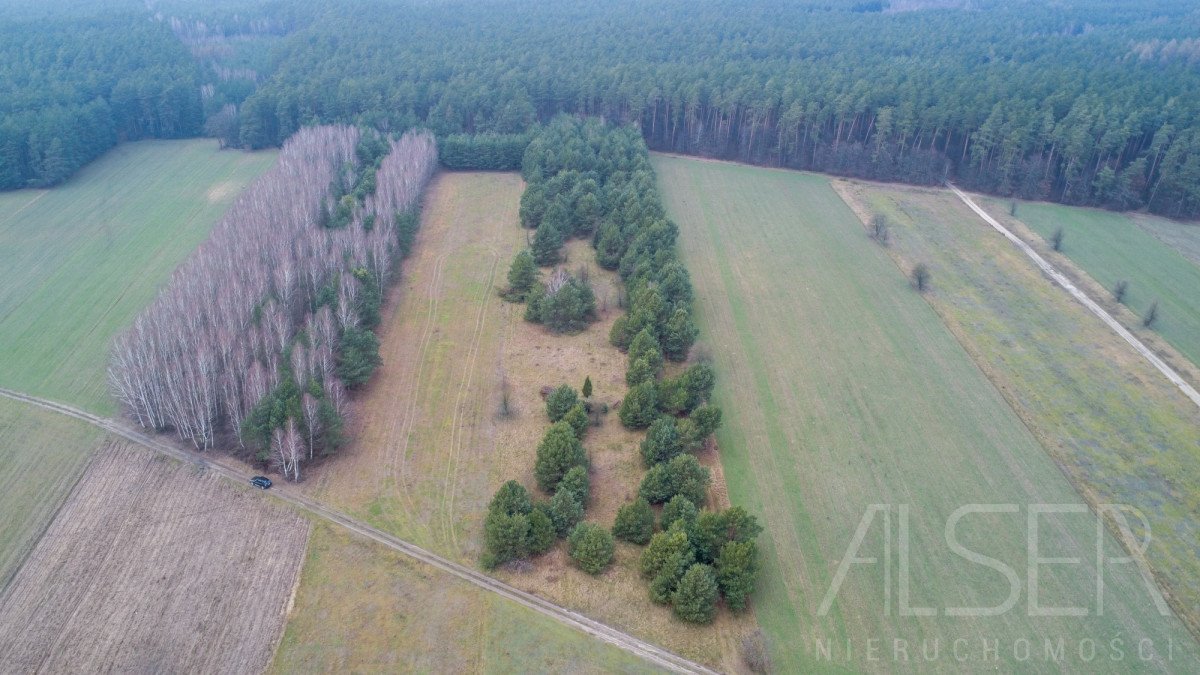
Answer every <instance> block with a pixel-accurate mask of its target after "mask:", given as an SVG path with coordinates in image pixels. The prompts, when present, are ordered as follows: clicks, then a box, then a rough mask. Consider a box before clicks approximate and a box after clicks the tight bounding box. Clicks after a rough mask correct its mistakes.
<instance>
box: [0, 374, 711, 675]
mask: <svg viewBox="0 0 1200 675" xmlns="http://www.w3.org/2000/svg"><path fill="white" fill-rule="evenodd" d="M0 396H3V397H5V398H9V399H13V400H15V401H20V402H22V403H27V404H29V405H33V406H36V407H39V408H42V409H44V410H49V411H51V412H56V413H59V414H61V415H66V416H67V417H73V418H75V419H77V420H80V421H83V422H87V423H89V424H92V425H95V426H97V427H100V428H101V429H103V430H105V431H107V432H109V433H112V434H114V435H116V436H120V437H121V438H124V439H126V440H128V441H132V442H134V443H137V444H138V445H141V446H143V447H145V448H148V449H150V450H153V451H155V452H158V453H160V454H163V455H167V456H169V457H172V458H174V459H177V460H179V461H182V462H187V463H189V464H193V465H195V466H197V467H199V468H201V469H203V470H208V471H212V472H214V473H216V474H217V475H219V476H221V477H223V478H227V479H229V480H231V481H233V482H235V483H238V484H240V485H242V486H243V487H244V486H245V485H246V484H247V483H248V481H249V480H250V475H249V474H246V473H243V472H241V471H238V470H237V469H234V468H232V467H229V466H226V465H224V464H221V463H219V462H214V461H210V460H208V459H205V458H203V457H201V456H199V455H197V454H196V453H193V452H190V451H188V450H184V449H182V448H179V447H176V446H174V445H171V444H169V443H165V442H163V441H160V440H158V439H156V438H152V437H150V436H147V435H146V434H144V433H142V432H140V431H137V430H135V429H133V428H132V427H129V426H127V425H125V424H124V423H122V422H119V421H117V420H114V419H106V418H103V417H99V416H97V415H93V414H91V413H89V412H85V411H83V410H80V409H78V408H74V407H72V406H69V405H65V404H62V403H58V402H55V401H50V400H47V399H42V398H38V397H35V396H30V395H28V394H22V393H20V392H17V391H12V390H10V389H4V388H0ZM269 494H270V495H271V496H273V497H275V498H277V499H279V500H281V501H284V502H287V503H289V504H291V505H293V506H295V507H298V508H300V509H302V510H304V511H307V512H309V513H311V514H313V515H315V516H317V517H319V518H322V519H323V520H326V521H329V522H331V523H333V524H335V525H340V526H341V527H343V528H345V529H347V530H350V531H351V532H353V533H355V534H358V535H359V536H362V537H366V538H367V539H371V540H373V541H375V542H377V543H380V544H383V545H384V546H386V547H388V548H390V549H392V550H395V551H398V552H400V553H403V554H404V555H407V556H409V557H411V558H415V559H416V560H419V561H421V562H423V563H426V564H428V565H430V566H432V567H435V568H437V569H439V570H441V571H443V572H446V573H448V574H451V575H453V576H455V577H458V578H459V579H461V580H463V581H466V582H468V583H471V584H473V585H475V586H478V587H480V588H482V589H484V590H486V591H490V592H492V593H495V594H496V595H499V596H502V597H505V598H508V599H509V600H512V601H513V602H516V603H517V604H519V605H522V606H524V607H527V608H529V609H532V610H535V611H537V612H540V613H541V614H544V615H546V616H548V617H550V618H552V619H555V620H557V621H559V622H560V623H563V624H566V625H567V626H570V627H572V628H575V629H576V630H579V631H582V632H583V633H585V634H587V635H589V636H591V637H593V638H595V639H597V640H600V641H601V642H606V643H608V644H610V645H612V646H614V647H617V648H619V649H623V650H625V651H627V652H630V653H632V654H635V655H637V656H640V657H641V658H643V659H645V660H646V661H648V662H649V663H651V664H653V665H655V666H658V667H660V668H664V669H666V670H670V671H672V672H676V673H705V674H706V675H712V674H715V673H716V672H717V671H715V670H712V669H711V668H708V667H706V666H703V665H701V664H699V663H695V662H693V661H689V660H688V659H685V658H683V657H682V656H679V655H677V654H675V653H673V652H670V651H668V650H666V649H663V648H662V647H658V646H656V645H653V644H651V643H649V642H646V641H644V640H641V639H639V638H636V637H634V636H632V635H629V634H628V633H624V632H622V631H620V630H618V629H616V628H613V627H612V626H609V625H608V624H604V623H601V622H599V621H596V620H595V619H591V618H588V617H587V616H584V615H583V614H580V613H579V612H576V611H574V610H571V609H567V608H566V607H562V606H561V605H556V604H554V603H552V602H550V601H549V600H545V599H543V598H540V597H538V596H536V595H534V594H532V593H529V592H527V591H522V590H520V589H518V588H516V587H514V586H510V585H508V584H506V583H504V582H502V581H499V580H497V579H493V578H492V577H489V576H488V575H486V574H484V573H482V572H479V571H477V570H474V569H471V568H470V567H467V566H465V565H460V564H458V563H455V562H451V561H450V560H447V559H445V558H443V557H441V556H439V555H436V554H434V553H430V552H429V551H426V550H425V549H423V548H421V547H420V546H417V545H416V544H412V543H409V542H407V541H405V540H403V539H400V538H399V537H396V536H393V535H390V534H388V533H386V532H384V531H382V530H380V529H378V528H375V527H372V526H371V525H368V524H367V523H365V522H363V521H361V520H358V519H356V518H352V517H351V516H349V515H347V514H345V513H343V512H341V511H338V510H336V509H334V508H331V507H328V506H325V505H324V504H322V503H320V502H318V501H316V500H315V499H312V498H311V497H308V496H305V495H302V494H300V493H298V492H293V491H292V490H291V489H290V488H288V487H286V486H280V487H279V488H276V489H273V490H271V492H270V493H269Z"/></svg>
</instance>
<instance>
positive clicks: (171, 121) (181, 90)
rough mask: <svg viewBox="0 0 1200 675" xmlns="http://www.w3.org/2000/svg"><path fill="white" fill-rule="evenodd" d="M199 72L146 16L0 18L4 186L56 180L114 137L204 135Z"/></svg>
mask: <svg viewBox="0 0 1200 675" xmlns="http://www.w3.org/2000/svg"><path fill="white" fill-rule="evenodd" d="M81 11H83V10H81ZM198 74H199V69H198V68H197V66H196V64H195V62H194V61H193V60H192V58H191V57H190V56H189V54H188V52H187V50H185V49H184V48H183V46H182V45H181V44H180V43H179V41H178V40H176V39H175V38H174V36H173V35H172V34H171V31H170V30H168V29H167V28H166V27H165V26H163V25H161V24H159V23H156V22H154V21H151V20H150V19H149V17H148V16H145V15H144V14H125V13H122V14H119V15H114V16H93V17H89V18H78V17H70V16H61V15H56V16H52V17H41V18H39V19H37V20H31V19H14V18H9V19H7V20H6V19H4V18H3V15H2V14H0V190H10V189H16V188H22V187H46V186H50V185H54V184H56V183H59V182H61V181H63V180H65V179H66V178H67V177H69V176H70V175H71V174H73V173H74V172H75V171H76V170H77V169H79V168H80V167H81V166H83V165H85V164H87V163H88V162H90V161H92V160H93V159H95V158H96V157H99V156H100V155H101V154H103V153H104V152H105V151H106V150H108V149H109V148H111V147H112V146H113V145H115V144H116V143H117V142H118V141H122V140H137V139H141V138H181V137H188V136H196V135H198V134H200V132H201V126H202V124H203V122H204V117H203V110H202V107H201V102H200V83H199V77H198Z"/></svg>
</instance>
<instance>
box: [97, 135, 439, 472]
mask: <svg viewBox="0 0 1200 675" xmlns="http://www.w3.org/2000/svg"><path fill="white" fill-rule="evenodd" d="M436 153H437V150H436V147H435V143H434V140H433V137H432V136H431V135H429V134H428V133H408V134H405V135H403V136H402V137H400V138H398V139H385V138H382V137H380V136H379V135H378V134H377V133H376V132H360V130H359V129H357V128H354V127H310V128H306V129H303V130H301V131H300V132H298V133H297V134H296V135H295V136H294V137H293V138H292V139H291V140H289V141H288V142H287V143H286V144H285V145H284V147H283V150H282V151H281V152H280V154H279V159H278V162H277V164H276V166H275V167H274V168H273V169H272V170H271V171H270V172H268V173H267V174H265V175H263V176H262V177H261V178H259V179H258V180H257V181H255V182H254V183H253V184H252V185H251V186H250V187H249V188H248V189H247V190H246V192H245V193H244V194H243V195H242V196H241V197H239V198H238V200H237V201H236V202H235V203H234V205H233V207H232V208H231V209H230V210H229V212H228V213H227V214H226V215H225V217H224V218H223V219H222V220H221V222H220V223H218V224H217V226H216V227H215V228H214V230H213V232H212V234H211V235H210V237H209V239H208V240H207V241H206V242H205V243H203V244H202V245H201V246H200V247H199V248H198V249H197V250H196V252H195V253H193V254H192V256H191V257H190V258H188V260H187V261H186V262H184V264H183V265H181V266H180V267H179V269H177V270H176V272H175V274H174V276H173V277H172V279H171V282H170V283H169V284H168V285H167V287H166V288H165V289H164V290H163V291H162V292H161V293H160V294H159V296H158V298H157V299H156V300H155V301H154V302H153V303H152V304H151V305H150V306H149V307H148V308H147V309H146V310H144V311H143V312H142V313H141V314H140V315H139V316H138V317H137V319H136V320H135V321H134V323H133V326H132V327H131V329H130V330H129V331H128V332H127V333H125V334H124V335H122V336H121V337H120V338H119V339H118V341H117V343H116V346H115V347H114V350H113V360H112V365H111V367H110V371H109V375H110V380H111V383H112V386H113V390H114V392H115V393H116V395H117V398H118V400H120V401H121V402H122V403H123V404H124V405H125V407H126V408H127V410H128V412H129V414H130V416H131V417H132V418H133V419H134V420H135V421H137V422H138V423H139V424H140V425H142V426H144V427H147V428H151V429H156V430H172V431H174V432H175V433H176V434H177V435H178V436H179V437H180V438H183V439H187V440H190V441H191V442H192V443H193V444H195V446H196V447H197V448H199V449H206V448H209V447H211V446H212V445H214V443H215V442H216V441H217V439H218V435H219V434H222V433H227V434H229V436H230V438H231V440H234V441H235V442H238V443H240V444H242V445H243V446H244V447H246V448H247V449H249V450H252V451H254V452H255V453H256V455H257V457H258V459H260V460H269V461H270V462H271V463H272V464H273V465H274V466H276V467H277V468H278V469H279V470H280V471H281V472H282V473H283V474H284V475H285V476H287V477H290V478H293V479H299V477H300V467H301V465H302V464H303V463H304V462H306V461H309V460H311V459H313V458H314V457H316V456H318V455H319V454H323V453H328V452H331V451H333V450H334V449H336V447H337V445H338V444H339V443H340V442H341V440H342V429H341V426H342V424H341V420H342V418H343V416H344V414H345V410H346V407H345V406H346V400H347V388H353V387H355V386H358V385H360V384H362V383H364V382H365V381H366V380H367V378H369V377H370V375H371V372H372V371H373V370H374V368H375V366H377V365H378V363H379V355H378V340H377V339H376V337H375V334H374V333H373V332H372V329H373V328H374V327H375V326H376V325H377V324H378V323H379V307H380V304H381V302H382V297H383V291H384V289H385V288H386V287H387V284H388V282H389V280H390V279H391V278H392V276H393V275H394V272H395V270H396V266H397V264H398V261H399V259H400V258H402V257H403V256H404V255H405V254H406V253H407V251H408V247H409V246H410V245H411V241H412V232H413V231H414V229H415V224H416V219H415V215H414V210H415V209H416V207H417V204H418V199H419V197H420V194H421V191H422V190H423V189H424V186H425V184H426V182H427V181H428V179H429V177H430V175H431V174H432V172H433V170H434V169H435V166H436V161H437V160H436ZM367 177H369V180H368V178H367ZM368 183H369V188H365V187H364V184H368ZM342 208H347V209H348V210H349V217H347V218H346V219H345V221H344V222H340V221H339V220H338V218H337V215H336V214H337V211H338V210H339V209H342Z"/></svg>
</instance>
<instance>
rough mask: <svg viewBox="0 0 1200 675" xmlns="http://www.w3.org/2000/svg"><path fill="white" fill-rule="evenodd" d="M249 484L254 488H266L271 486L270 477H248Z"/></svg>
mask: <svg viewBox="0 0 1200 675" xmlns="http://www.w3.org/2000/svg"><path fill="white" fill-rule="evenodd" d="M250 484H251V485H253V486H254V487H256V488H262V489H264V490H266V489H267V488H269V487H271V479H270V478H267V477H266V476H255V477H254V478H251V479H250Z"/></svg>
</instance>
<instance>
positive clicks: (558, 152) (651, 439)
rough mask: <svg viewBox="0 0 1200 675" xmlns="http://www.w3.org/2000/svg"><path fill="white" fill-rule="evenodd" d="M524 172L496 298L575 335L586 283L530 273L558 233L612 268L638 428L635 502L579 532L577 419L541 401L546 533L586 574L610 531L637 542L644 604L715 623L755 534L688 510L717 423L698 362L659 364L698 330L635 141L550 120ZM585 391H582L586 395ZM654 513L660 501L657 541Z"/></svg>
mask: <svg viewBox="0 0 1200 675" xmlns="http://www.w3.org/2000/svg"><path fill="white" fill-rule="evenodd" d="M522 171H523V173H524V176H525V179H526V181H527V183H528V188H527V189H526V191H525V194H524V195H523V196H522V199H521V221H522V224H524V225H525V226H526V227H529V228H534V229H535V230H536V231H535V233H534V236H533V240H532V245H531V248H530V249H529V250H527V251H523V252H521V253H520V254H519V255H518V256H517V258H516V259H515V260H514V261H513V264H512V267H511V268H510V270H509V290H508V291H506V295H507V297H509V298H510V299H514V300H521V299H524V300H525V301H526V302H527V303H528V306H527V308H526V318H527V319H528V320H531V321H535V322H539V323H543V324H546V325H547V326H548V327H550V328H551V329H552V330H555V331H557V332H566V331H571V330H579V329H581V328H583V327H584V326H585V325H586V321H587V320H588V318H590V317H588V316H587V315H588V314H590V313H591V312H592V309H593V307H594V300H593V299H592V297H591V291H590V288H588V287H587V285H586V282H584V281H582V280H580V279H576V278H574V277H571V276H570V275H569V274H567V273H566V272H564V271H562V270H558V271H556V272H554V274H553V275H552V276H551V277H550V280H549V281H548V282H545V283H543V282H542V281H541V280H540V278H539V276H540V275H539V272H538V270H537V267H538V266H539V265H540V266H547V265H553V264H555V263H557V262H559V261H560V259H561V254H560V248H561V246H562V244H563V242H564V241H565V240H566V239H567V238H569V237H579V236H590V237H591V239H592V245H593V247H594V248H595V251H596V261H597V263H598V264H599V265H600V266H601V267H603V268H605V269H609V270H616V271H618V272H619V274H620V276H621V280H622V281H623V283H624V285H625V290H626V295H627V297H628V303H627V306H626V309H627V310H628V311H627V312H626V313H625V314H624V315H622V316H621V317H620V318H618V319H617V320H616V321H615V322H614V324H613V327H612V330H611V332H610V335H609V338H610V341H611V342H612V343H613V345H615V346H616V347H618V348H619V349H621V350H622V351H624V352H626V355H627V359H628V363H627V368H626V372H625V381H626V384H628V385H629V391H628V393H627V394H626V396H625V399H624V401H622V403H621V406H620V409H619V417H620V420H621V423H622V424H623V425H624V426H626V427H628V428H630V429H648V431H647V433H646V436H645V438H644V440H643V441H642V443H641V446H640V452H641V456H642V460H643V463H644V464H645V466H646V468H647V472H646V475H645V476H644V477H643V479H642V483H641V485H640V487H639V489H638V497H637V499H636V500H635V501H633V502H630V503H627V504H625V505H623V506H622V507H621V508H620V510H619V511H618V513H617V518H616V521H615V523H614V524H613V528H612V533H611V534H609V533H608V532H607V531H605V530H604V529H603V528H601V527H599V526H597V525H594V524H591V523H579V521H580V519H581V518H582V516H583V504H584V503H585V502H586V494H587V490H588V488H589V487H590V486H589V485H588V484H587V473H586V471H585V470H584V468H583V467H584V466H586V456H585V453H584V452H583V448H582V445H581V443H580V440H581V439H582V438H583V435H584V434H585V433H586V432H587V426H588V418H587V410H586V409H585V406H584V404H583V402H581V401H580V399H579V395H578V393H577V392H576V391H575V390H574V389H573V388H571V387H570V386H568V385H562V386H560V387H558V388H557V389H555V390H553V391H551V392H550V393H549V395H548V396H547V399H546V412H547V415H548V417H549V418H550V421H551V422H553V424H554V426H552V427H551V429H550V431H549V432H548V433H547V436H546V439H545V440H543V442H542V445H541V446H539V449H538V462H537V466H536V467H535V476H536V478H537V482H538V486H539V488H540V489H541V490H543V491H545V492H547V493H553V495H554V496H553V498H552V499H551V500H550V502H549V503H548V505H547V506H546V507H545V508H546V509H547V510H548V511H549V516H550V518H551V522H552V525H553V527H554V529H555V531H556V532H557V533H558V534H559V536H562V535H563V534H564V533H566V532H568V531H569V532H570V537H569V542H568V544H569V545H568V552H569V553H570V554H571V556H572V558H574V559H575V561H576V563H577V564H578V565H579V566H580V567H581V568H582V569H584V570H585V571H588V572H591V573H596V572H598V571H599V570H601V569H603V567H604V566H605V565H607V564H608V563H609V561H610V560H611V558H612V539H613V537H614V536H615V537H616V538H618V539H622V540H624V541H627V542H630V543H633V544H637V545H645V546H647V548H646V550H645V551H644V552H643V555H642V573H643V575H644V576H645V578H646V579H647V580H649V582H650V595H651V598H652V599H654V600H655V601H656V602H659V603H669V604H671V605H672V606H673V607H674V609H675V613H676V614H677V615H678V616H679V617H680V618H682V619H684V620H686V621H691V622H695V623H707V622H708V621H711V620H712V617H713V615H714V612H715V611H716V605H717V602H718V600H719V599H720V598H721V597H724V598H725V602H726V604H727V605H728V606H729V607H730V608H733V609H740V608H742V607H744V606H745V604H746V599H747V597H748V595H749V593H750V592H751V591H752V590H753V587H754V580H755V574H756V570H757V562H756V549H755V545H754V541H753V540H754V537H755V536H756V535H757V534H758V532H759V531H760V529H761V528H760V527H759V526H758V523H757V522H756V521H755V519H754V518H753V517H752V516H750V515H749V514H747V513H746V512H745V511H744V510H743V509H740V508H736V507H735V508H733V509H730V510H728V511H723V512H722V511H708V510H703V511H701V510H699V509H698V507H699V506H702V505H703V504H704V502H705V501H706V496H707V492H708V487H709V484H710V482H711V475H710V473H709V470H708V469H707V468H705V467H703V466H702V465H701V464H700V462H699V460H698V459H697V458H696V456H695V454H694V453H695V452H696V451H698V450H700V449H701V448H703V447H704V444H705V442H706V440H707V439H708V438H709V437H710V436H711V435H712V434H713V432H714V431H716V429H717V428H718V427H719V426H720V424H721V411H720V409H719V408H717V407H716V406H713V405H711V404H709V403H708V399H709V396H710V395H711V393H712V389H713V385H714V383H715V381H716V374H715V372H714V371H713V369H712V367H711V366H710V365H709V364H707V363H696V364H693V365H691V366H689V367H687V368H685V369H683V370H682V371H679V372H678V374H676V375H675V376H674V377H664V371H665V368H666V365H667V363H668V362H683V361H686V360H687V358H688V354H689V352H690V351H691V348H692V346H693V344H694V343H695V341H696V336H697V329H696V326H695V323H694V322H693V320H692V296H693V291H692V284H691V279H690V277H689V275H688V272H687V269H686V268H685V267H684V266H683V264H682V263H681V262H680V261H679V259H678V256H677V254H676V250H675V240H676V236H677V234H678V230H677V228H676V227H675V225H674V224H673V223H671V222H670V221H668V220H667V219H666V213H665V210H664V209H663V206H662V202H661V200H660V198H659V195H658V190H657V187H656V185H655V180H654V173H653V170H652V169H651V167H650V163H649V154H648V152H647V150H646V146H645V144H644V143H643V141H642V139H641V137H640V136H639V135H638V133H637V132H636V130H634V129H632V128H613V127H609V126H605V125H603V124H602V123H600V122H597V121H593V120H586V121H585V120H578V119H573V118H568V117H558V118H556V119H554V120H553V121H552V122H551V123H550V124H549V125H548V126H547V127H546V128H544V129H543V130H541V131H540V133H538V134H537V135H536V136H535V137H534V139H533V140H532V141H531V142H530V143H529V146H528V148H527V149H526V151H525V158H524V163H523V168H522ZM590 384H591V383H590V380H589V381H588V382H585V384H584V394H585V396H584V398H585V399H588V398H590V396H589V395H590V394H591V391H590V389H591V387H590ZM580 494H583V495H584V498H583V499H580V498H579V495H580ZM655 504H662V505H663V507H662V523H661V527H662V531H661V532H658V533H655V522H654V520H655V518H654V507H653V506H652V505H655ZM531 508H536V507H531ZM489 517H490V516H489ZM514 536H516V535H514ZM489 541H491V535H489ZM502 550H507V549H501V548H492V547H491V546H489V549H488V555H487V556H485V560H484V562H485V564H498V561H502V559H503V556H500V555H499V553H500V552H501V551H502ZM527 550H528V547H527Z"/></svg>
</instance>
